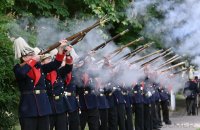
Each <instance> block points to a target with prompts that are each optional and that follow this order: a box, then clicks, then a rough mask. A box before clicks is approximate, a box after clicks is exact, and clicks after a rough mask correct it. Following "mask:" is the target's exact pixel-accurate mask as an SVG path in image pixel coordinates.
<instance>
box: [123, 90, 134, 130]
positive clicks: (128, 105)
mask: <svg viewBox="0 0 200 130" xmlns="http://www.w3.org/2000/svg"><path fill="white" fill-rule="evenodd" d="M122 94H123V96H124V100H125V110H126V114H125V115H126V116H125V117H126V118H125V125H126V130H133V114H132V113H133V111H132V103H133V99H132V96H133V95H132V93H131V87H128V86H124V87H123V90H122Z"/></svg>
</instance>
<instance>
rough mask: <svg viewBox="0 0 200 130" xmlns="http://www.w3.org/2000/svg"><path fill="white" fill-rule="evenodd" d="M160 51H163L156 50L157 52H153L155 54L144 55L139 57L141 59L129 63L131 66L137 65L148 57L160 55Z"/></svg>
mask: <svg viewBox="0 0 200 130" xmlns="http://www.w3.org/2000/svg"><path fill="white" fill-rule="evenodd" d="M161 51H163V49H161V50H158V51H155V52H152V53H150V54H148V55H145V56H143V57H141V58H139V59H137V60H135V61H133V62H131V63H130V64H131V65H133V64H135V63H138V62H140V61H143V60H144V59H146V58H148V57H151V56H153V55H156V54H158V53H160V52H161Z"/></svg>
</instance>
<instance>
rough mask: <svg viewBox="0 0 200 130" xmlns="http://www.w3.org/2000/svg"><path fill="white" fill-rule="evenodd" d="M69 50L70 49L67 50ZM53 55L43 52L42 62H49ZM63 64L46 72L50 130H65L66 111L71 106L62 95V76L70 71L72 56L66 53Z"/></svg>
mask: <svg viewBox="0 0 200 130" xmlns="http://www.w3.org/2000/svg"><path fill="white" fill-rule="evenodd" d="M67 51H70V50H67ZM52 58H53V56H52V55H50V54H45V55H44V57H42V64H43V65H45V64H48V63H50V62H51V60H52ZM65 59H66V60H65V61H64V62H65V65H63V66H61V67H60V68H59V69H57V70H53V71H51V72H49V73H47V74H46V87H47V94H48V96H49V101H50V104H51V108H52V111H53V113H52V115H51V116H50V130H53V129H54V128H55V130H66V128H67V126H66V122H67V120H66V119H67V118H66V114H65V113H66V111H69V109H70V108H71V106H70V105H69V101H68V99H67V98H66V97H65V96H64V81H63V77H65V75H67V74H68V73H70V72H71V71H72V66H73V65H72V57H71V56H70V55H67V56H66V58H65Z"/></svg>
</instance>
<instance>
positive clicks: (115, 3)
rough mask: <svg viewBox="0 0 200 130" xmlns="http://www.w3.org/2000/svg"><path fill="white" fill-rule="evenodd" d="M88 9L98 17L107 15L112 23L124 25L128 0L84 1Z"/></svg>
mask: <svg viewBox="0 0 200 130" xmlns="http://www.w3.org/2000/svg"><path fill="white" fill-rule="evenodd" d="M84 1H85V3H86V4H88V6H89V8H91V9H92V11H93V12H94V13H95V14H96V15H97V16H99V17H103V16H104V15H106V14H107V15H108V17H109V19H110V20H111V21H113V22H117V23H119V22H122V23H124V24H125V21H124V18H125V10H124V9H125V8H126V7H127V6H128V4H129V1H128V0H84Z"/></svg>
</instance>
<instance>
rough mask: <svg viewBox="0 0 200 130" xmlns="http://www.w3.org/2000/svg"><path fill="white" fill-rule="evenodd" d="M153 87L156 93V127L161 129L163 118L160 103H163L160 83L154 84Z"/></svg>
mask: <svg viewBox="0 0 200 130" xmlns="http://www.w3.org/2000/svg"><path fill="white" fill-rule="evenodd" d="M153 87H154V90H155V93H154V97H155V118H156V127H157V128H160V127H162V126H163V125H162V121H161V118H160V117H161V116H160V110H161V108H160V102H161V99H160V94H159V91H158V90H159V84H158V83H154V84H153Z"/></svg>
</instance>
